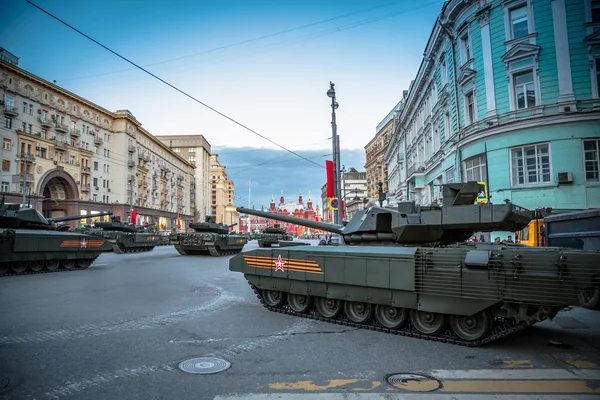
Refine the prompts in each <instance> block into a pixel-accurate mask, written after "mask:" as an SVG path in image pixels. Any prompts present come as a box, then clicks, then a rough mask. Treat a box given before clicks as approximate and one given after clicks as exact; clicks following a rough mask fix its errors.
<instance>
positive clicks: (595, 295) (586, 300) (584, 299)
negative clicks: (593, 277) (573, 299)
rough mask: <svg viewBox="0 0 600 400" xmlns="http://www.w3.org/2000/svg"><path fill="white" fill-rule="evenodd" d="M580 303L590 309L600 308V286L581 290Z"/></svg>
mask: <svg viewBox="0 0 600 400" xmlns="http://www.w3.org/2000/svg"><path fill="white" fill-rule="evenodd" d="M577 297H578V298H579V305H581V307H584V308H588V309H590V310H600V288H593V287H591V288H586V289H583V290H581V291H580V292H579V295H578V296H577Z"/></svg>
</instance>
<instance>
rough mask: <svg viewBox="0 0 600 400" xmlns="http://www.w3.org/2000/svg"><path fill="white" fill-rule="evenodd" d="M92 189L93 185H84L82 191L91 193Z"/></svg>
mask: <svg viewBox="0 0 600 400" xmlns="http://www.w3.org/2000/svg"><path fill="white" fill-rule="evenodd" d="M90 189H91V185H90V184H89V183H84V184H83V185H81V191H83V192H89V191H90Z"/></svg>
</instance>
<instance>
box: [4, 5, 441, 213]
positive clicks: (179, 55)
mask: <svg viewBox="0 0 600 400" xmlns="http://www.w3.org/2000/svg"><path fill="white" fill-rule="evenodd" d="M31 1H32V2H33V3H34V4H36V5H38V6H39V7H41V8H43V9H45V10H46V11H48V12H49V13H51V14H52V15H54V16H56V17H58V18H60V19H61V20H63V21H65V22H67V23H68V24H70V25H72V26H73V27H74V28H76V29H78V30H80V31H81V32H83V33H85V34H86V35H88V36H90V37H91V38H93V39H95V40H97V41H98V42H100V43H102V44H103V45H105V46H106V47H108V48H110V49H111V50H113V51H114V52H116V53H118V54H120V55H122V56H123V57H125V58H127V59H129V60H130V61H132V62H134V63H136V64H137V65H139V66H141V67H143V68H145V69H147V70H148V71H149V72H151V73H153V74H155V75H156V76H158V77H159V78H161V79H162V80H164V81H166V82H168V83H169V84H171V85H173V86H175V87H176V88H178V89H179V90H181V91H182V92H184V93H185V94H187V95H189V96H191V97H193V98H195V99H196V100H197V101H196V100H194V99H192V98H190V97H188V96H186V95H185V94H183V93H181V92H179V91H177V90H175V89H174V88H172V87H170V86H168V85H166V84H165V83H163V82H161V81H159V80H158V79H156V78H154V77H152V76H150V75H148V74H147V73H145V72H143V71H142V70H140V69H138V68H136V67H134V66H133V65H131V64H129V63H127V62H126V61H124V60H123V59H121V58H119V57H118V56H116V55H114V54H112V53H111V52H109V51H108V50H106V49H104V48H102V47H100V46H99V45H97V44H96V43H94V42H93V41H91V40H90V39H88V38H86V37H84V36H82V35H81V34H79V33H77V32H76V31H74V30H72V29H71V28H69V27H67V26H65V25H63V24H62V23H60V22H58V21H57V20H55V19H53V18H52V17H51V16H49V15H47V14H45V13H44V12H42V11H40V10H39V9H37V8H35V7H34V6H32V5H31V4H29V3H28V2H27V1H25V0H0V4H1V5H2V13H0V46H2V47H4V48H6V49H7V50H8V51H10V52H11V53H13V54H15V55H16V56H17V57H19V58H20V65H19V66H20V67H21V68H23V69H25V70H27V71H29V72H31V73H33V74H35V75H37V76H40V77H41V78H43V79H46V80H48V81H51V82H52V81H56V84H57V85H59V86H61V87H63V88H65V89H67V90H69V91H71V92H74V93H76V94H78V95H80V96H82V97H84V98H86V99H88V100H90V101H92V102H94V103H96V104H99V105H100V106H102V107H104V108H106V109H108V110H112V111H116V110H119V109H128V110H130V111H131V112H132V113H133V114H134V115H135V117H136V118H137V119H138V120H139V121H140V122H141V123H142V125H143V127H144V128H146V129H147V130H148V131H149V132H151V133H153V134H156V135H170V134H173V135H175V134H202V135H204V136H205V137H206V138H207V140H208V142H209V143H210V144H211V145H212V146H213V148H214V149H215V150H219V151H222V152H223V155H222V156H220V157H219V159H220V161H221V162H222V163H223V164H225V165H226V166H227V167H228V168H227V170H228V172H229V173H230V175H231V178H232V179H233V180H234V183H235V184H236V196H238V194H239V195H240V196H246V197H247V193H248V187H247V183H248V178H249V177H250V175H251V176H252V178H253V192H254V191H255V190H256V202H257V203H256V204H257V205H259V204H260V202H261V201H263V200H260V201H259V199H261V198H264V201H265V203H267V204H268V202H269V201H270V198H271V193H272V192H273V191H275V192H276V194H277V193H279V192H280V191H281V190H282V189H283V190H284V192H285V193H287V192H289V193H290V194H292V193H297V192H298V191H299V190H300V188H301V189H302V190H303V192H304V191H306V192H308V191H309V190H310V191H312V193H317V192H319V191H320V188H321V185H322V184H323V183H325V168H324V164H325V160H326V159H331V156H329V158H327V157H321V158H319V157H318V156H320V155H322V154H323V155H324V154H331V140H330V137H331V99H330V98H329V97H327V95H326V92H327V90H328V89H329V83H330V82H333V83H334V84H335V89H336V96H337V98H336V99H337V102H338V103H339V108H338V109H337V110H336V119H337V132H338V134H339V135H340V147H341V149H342V155H341V159H342V160H341V161H342V164H346V165H351V166H353V167H355V168H356V169H358V170H364V146H365V145H366V144H367V143H368V142H369V140H371V139H372V137H373V136H374V135H375V132H376V127H377V125H378V124H379V122H381V120H382V119H384V118H385V116H386V115H387V114H388V113H389V112H390V110H392V108H393V107H394V106H395V105H396V104H397V103H398V101H399V100H400V98H401V96H402V91H403V90H405V89H407V88H408V86H409V85H410V81H411V80H412V79H414V77H415V76H416V73H417V70H418V68H419V65H420V62H421V59H422V55H423V51H424V49H425V45H426V43H427V40H428V38H429V35H430V33H431V29H432V27H433V25H434V22H435V19H436V17H437V16H438V14H439V12H440V10H441V7H442V4H443V1H440V0H422V1H419V2H415V1H413V0H395V1H393V0H387V1H386V0H379V1H377V0H368V1H367V0H363V1H356V0H330V1H327V2H324V1H321V0H286V1H281V0H253V1H248V0H220V1H212V0H211V1H205V0H195V1H192V0H86V1H80V0H31ZM198 101H199V102H201V103H203V104H200V103H199V102H198ZM206 106H209V107H211V108H212V110H211V109H209V108H207V107H206ZM214 110H216V111H218V112H219V113H220V114H219V113H217V112H215V111H214ZM246 128H249V129H246ZM250 130H252V131H254V132H251V131H250ZM256 133H258V134H259V135H262V136H263V137H260V136H259V135H257V134H256ZM265 138H267V139H269V140H266V139H265ZM280 146H282V147H283V148H285V149H288V150H293V151H298V152H300V154H303V153H302V152H305V151H306V152H307V153H306V154H308V155H309V156H310V157H317V158H313V160H312V161H315V162H317V163H319V164H321V165H322V166H323V168H320V167H318V166H315V165H314V164H311V163H310V162H309V161H306V160H302V159H301V158H299V157H297V156H295V155H293V154H291V153H289V152H287V156H286V157H287V158H285V160H286V162H285V163H274V164H264V165H263V166H257V167H254V168H252V169H249V170H248V171H246V172H245V173H244V168H246V169H247V168H248V166H251V165H255V164H258V163H260V162H265V161H268V160H269V159H271V158H275V157H277V156H278V155H283V152H286V150H284V149H283V148H282V147H280ZM224 148H227V149H232V148H238V149H246V153H247V154H244V155H243V156H242V155H240V154H239V153H240V151H239V150H238V151H237V154H238V156H236V157H227V156H226V153H225V150H224ZM250 148H252V149H253V150H255V151H253V152H252V153H248V152H247V150H248V149H250ZM260 148H262V149H263V150H259V149H260ZM274 150H281V152H282V153H281V154H280V153H278V152H277V151H274ZM361 152H362V154H361ZM230 153H231V154H236V151H233V152H230ZM250 154H251V155H250ZM294 157H295V158H297V162H292V158H294ZM361 157H362V158H361ZM307 158H309V157H308V156H307ZM250 160H251V161H250ZM282 160H284V159H283V158H282ZM257 161H259V162H257ZM298 170H301V171H302V173H299V172H298ZM234 171H236V174H234ZM258 176H273V177H274V176H281V177H286V176H288V177H291V176H294V179H293V180H292V179H288V180H285V179H284V180H281V181H271V182H270V183H269V181H268V180H266V181H264V182H263V184H259V182H258V181H255V179H258ZM244 186H245V187H244ZM271 186H272V187H271ZM259 188H264V190H263V189H259ZM240 192H241V193H240ZM252 197H253V198H254V195H253V196H252ZM294 197H297V194H296V195H294ZM286 198H287V196H286ZM246 205H247V204H246Z"/></svg>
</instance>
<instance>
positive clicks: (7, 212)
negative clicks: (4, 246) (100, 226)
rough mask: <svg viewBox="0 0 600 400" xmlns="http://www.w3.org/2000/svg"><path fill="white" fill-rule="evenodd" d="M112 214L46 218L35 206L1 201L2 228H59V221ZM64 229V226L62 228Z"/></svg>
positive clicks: (0, 221)
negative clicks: (57, 224)
mask: <svg viewBox="0 0 600 400" xmlns="http://www.w3.org/2000/svg"><path fill="white" fill-rule="evenodd" d="M104 215H112V212H110V211H109V212H104V213H98V214H93V215H89V214H86V215H70V216H67V217H56V218H46V217H44V216H43V215H42V213H40V212H39V211H38V210H36V209H35V208H33V207H28V206H26V205H23V204H18V203H5V202H4V198H2V202H1V203H0V228H6V229H57V228H58V227H57V226H56V225H55V224H56V223H57V222H67V221H76V220H78V219H84V218H93V217H100V216H104ZM61 230H64V228H61Z"/></svg>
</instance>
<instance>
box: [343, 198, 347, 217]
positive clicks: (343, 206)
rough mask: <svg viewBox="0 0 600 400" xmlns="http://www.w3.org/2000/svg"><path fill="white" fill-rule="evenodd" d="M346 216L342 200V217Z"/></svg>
mask: <svg viewBox="0 0 600 400" xmlns="http://www.w3.org/2000/svg"><path fill="white" fill-rule="evenodd" d="M344 218H346V205H345V204H344V200H342V219H344Z"/></svg>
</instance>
